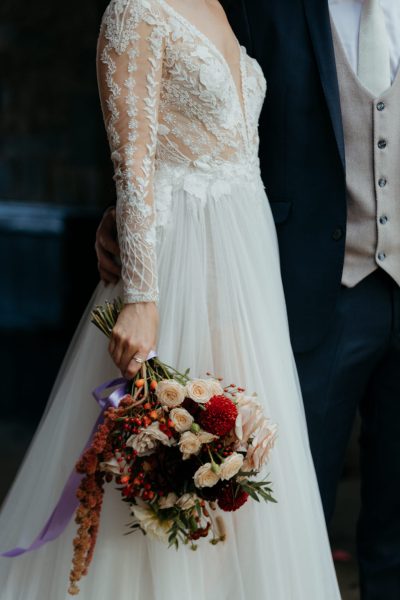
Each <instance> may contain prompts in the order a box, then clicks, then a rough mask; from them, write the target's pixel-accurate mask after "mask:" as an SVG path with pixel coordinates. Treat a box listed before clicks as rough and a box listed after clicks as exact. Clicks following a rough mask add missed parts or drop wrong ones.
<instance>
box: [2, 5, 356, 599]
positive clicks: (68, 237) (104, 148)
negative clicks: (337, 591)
mask: <svg viewBox="0 0 400 600" xmlns="http://www.w3.org/2000/svg"><path fill="white" fill-rule="evenodd" d="M107 4H108V0H86V1H85V2H82V1H78V0H68V2H54V0H36V2H31V3H29V2H24V3H23V4H22V3H18V2H16V1H15V0H2V2H1V4H0V73H1V77H0V110H1V120H0V266H1V279H0V334H1V343H0V381H1V393H0V404H1V407H0V408H1V422H0V456H1V461H2V465H1V470H2V477H1V479H0V501H1V500H2V499H3V498H4V496H5V494H6V493H7V489H8V487H9V485H10V484H11V482H12V480H13V477H14V476H15V473H16V471H17V469H18V466H19V464H20V461H21V460H22V458H23V455H24V453H25V451H26V449H27V447H28V445H29V443H30V440H31V438H32V435H33V433H34V430H35V427H36V425H37V423H38V421H39V419H40V417H41V414H42V412H43V410H44V407H45V404H46V401H47V398H48V395H49V393H50V390H51V387H52V383H53V381H54V378H55V376H56V374H57V370H58V368H59V366H60V363H61V361H62V358H63V355H64V353H65V351H66V348H67V346H68V343H69V340H70V338H71V336H72V333H73V331H74V328H75V326H76V325H77V322H78V320H79V318H80V315H81V313H82V311H83V308H84V307H85V305H86V303H87V301H88V299H89V298H90V296H91V294H92V291H93V288H94V286H95V285H96V283H97V270H96V258H95V253H94V239H95V232H96V227H97V224H98V222H99V219H100V216H101V214H102V212H103V210H104V208H106V207H107V206H108V205H110V204H113V203H114V202H115V198H114V187H113V182H112V168H111V162H110V158H109V152H108V144H107V140H106V136H105V132H104V127H103V123H102V117H101V112H100V108H99V102H98V97H97V83H96V68H95V54H96V40H97V34H98V29H99V23H100V19H101V16H102V13H103V11H104V9H105V7H106V5H107ZM88 401H90V399H88ZM357 431H358V427H356V429H355V432H354V435H353V440H352V443H351V446H350V448H349V453H348V457H347V461H346V465H345V469H344V474H343V479H342V481H341V484H340V488H339V494H338V505H337V511H336V516H335V520H334V523H333V527H332V532H331V536H332V546H333V549H334V551H335V556H336V558H337V561H336V564H337V568H338V573H339V577H340V582H341V587H342V591H343V598H344V600H356V599H358V598H359V595H358V589H357V572H356V566H355V560H354V531H355V523H356V518H357V513H358V488H359V482H358V468H357V465H358V448H357V437H358V433H357ZM10 600H11V599H10ZM321 600H323V599H321Z"/></svg>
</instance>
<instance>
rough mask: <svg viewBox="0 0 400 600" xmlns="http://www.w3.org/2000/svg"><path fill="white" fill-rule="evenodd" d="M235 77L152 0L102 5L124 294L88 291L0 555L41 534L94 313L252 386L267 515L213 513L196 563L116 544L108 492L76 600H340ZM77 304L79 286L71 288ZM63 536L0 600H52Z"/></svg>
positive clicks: (74, 430)
mask: <svg viewBox="0 0 400 600" xmlns="http://www.w3.org/2000/svg"><path fill="white" fill-rule="evenodd" d="M239 56H240V73H239V70H238V71H237V72H236V71H235V70H234V65H230V64H228V62H227V60H226V59H225V58H224V56H223V54H222V53H221V52H220V51H219V50H218V49H217V47H216V46H215V44H214V43H213V42H211V40H210V39H209V38H208V37H207V36H205V35H204V34H203V33H202V32H201V31H200V30H199V29H198V28H196V26H195V25H194V24H193V23H192V22H191V21H190V20H188V19H187V18H186V17H184V16H183V15H182V14H180V13H179V12H177V11H176V9H175V8H173V7H172V6H171V5H170V4H168V3H167V2H166V1H165V0H112V2H111V3H110V5H109V6H108V8H107V10H106V12H105V15H104V17H103V22H102V28H101V34H100V38H99V61H98V69H99V83H100V92H101V97H102V101H103V110H104V115H105V121H106V126H107V132H108V136H109V140H110V145H111V150H112V159H113V161H114V165H115V181H116V186H117V192H118V205H117V224H118V231H119V241H120V246H121V259H122V266H123V277H122V283H121V284H118V285H117V286H116V287H115V288H105V287H104V286H103V284H102V283H100V284H99V286H98V287H97V289H96V290H95V292H94V295H93V297H92V299H91V301H90V302H89V305H88V308H87V311H86V313H85V314H84V315H83V317H82V321H81V323H80V325H79V327H78V329H77V331H76V333H75V336H74V338H73V340H72V343H71V346H70V348H69V351H68V353H67V355H66V357H65V360H64V363H63V365H62V368H61V370H60V373H59V375H58V378H57V380H56V383H55V386H54V389H53V392H52V396H51V398H50V400H49V403H48V406H47V409H46V411H45V415H44V416H43V418H42V421H41V423H40V426H39V428H38V431H37V433H36V435H35V437H34V439H33V442H32V444H31V447H30V449H29V451H28V453H27V455H26V458H25V460H24V462H23V464H22V467H21V469H20V471H19V474H18V476H17V478H16V480H15V482H14V485H13V487H12V488H11V491H10V493H9V495H8V498H7V500H6V501H5V504H4V507H3V511H2V515H1V522H0V527H1V546H2V548H1V550H2V551H4V550H8V549H10V548H12V547H14V546H17V545H18V546H26V545H29V544H30V542H31V541H32V540H33V539H34V537H35V536H36V535H37V533H38V531H39V530H40V528H41V527H42V525H43V524H44V523H45V522H46V520H47V518H48V516H49V514H50V513H51V511H52V510H53V507H54V505H55V503H56V502H57V499H58V497H59V495H60V492H61V490H62V488H63V486H64V483H65V481H66V479H67V477H68V475H69V473H70V472H71V470H72V468H73V466H74V463H75V461H76V459H77V458H78V456H79V455H80V452H81V451H82V449H83V446H84V444H85V442H86V440H87V437H88V435H89V432H90V430H91V428H92V426H93V423H94V421H95V419H96V417H97V414H98V411H99V409H98V407H97V405H96V403H95V402H94V401H93V399H92V398H91V390H92V389H93V388H94V387H96V386H97V385H99V384H100V383H102V382H103V381H105V380H106V379H109V378H112V377H115V376H118V375H119V373H118V372H117V369H116V368H115V366H114V365H113V363H112V360H111V358H110V356H109V354H108V350H107V340H106V339H105V337H104V336H103V335H102V334H101V333H100V332H99V331H98V330H97V329H96V328H95V327H94V326H93V325H91V324H90V323H89V312H90V310H91V308H92V307H93V306H94V305H95V304H98V303H103V302H104V301H105V300H106V299H109V300H111V299H112V298H114V297H115V296H117V295H123V297H124V299H125V301H127V302H137V301H157V302H158V304H159V310H160V321H161V325H160V333H159V342H158V348H157V351H158V354H159V356H160V358H161V359H162V360H164V361H165V362H167V363H169V364H171V365H174V366H176V367H178V368H179V369H183V370H184V369H186V368H187V367H190V368H191V373H192V375H198V376H204V375H205V373H206V372H207V371H211V372H212V373H214V374H215V375H221V376H223V377H224V378H225V381H226V383H230V382H231V381H232V382H234V383H237V384H238V385H244V386H246V388H247V390H248V392H253V391H254V392H257V393H258V395H259V399H260V401H261V402H262V404H263V406H264V408H265V412H266V414H267V415H269V416H270V417H271V419H272V420H273V421H274V422H276V423H277V424H278V426H279V439H278V441H277V444H276V447H275V449H274V450H273V452H272V455H271V461H270V463H269V472H270V478H271V480H272V481H273V488H274V495H275V497H276V498H277V500H278V504H276V505H272V504H268V505H267V504H264V503H260V504H258V503H256V502H254V501H248V502H247V504H246V505H245V506H244V507H243V508H242V509H241V510H239V511H238V512H235V513H224V519H225V523H226V527H227V540H226V542H225V543H224V544H219V545H217V546H212V545H211V544H208V543H207V541H204V542H203V543H201V544H200V547H199V549H198V550H197V552H191V551H190V550H189V549H187V548H186V547H182V548H180V549H179V550H178V551H175V550H173V549H167V547H166V546H165V545H163V544H161V543H160V542H157V541H153V540H151V539H149V538H148V537H147V536H146V537H145V536H143V535H141V534H140V533H135V534H132V535H128V536H124V535H123V534H124V533H125V531H126V524H127V523H128V522H129V520H130V515H129V512H128V507H127V506H126V505H125V504H124V503H123V502H121V500H120V496H119V494H118V492H117V491H116V490H115V489H114V487H113V486H112V485H110V486H108V487H106V494H105V501H104V507H103V513H102V521H101V525H100V532H99V537H98V541H97V547H96V552H95V556H94V560H93V563H92V565H91V567H90V569H89V574H88V575H87V577H85V578H84V580H83V581H82V584H81V594H80V597H81V598H82V600H110V598H115V599H116V600H139V599H140V600H249V599H250V598H262V599H263V600H337V599H339V598H340V596H339V591H338V587H337V582H336V577H335V572H334V567H333V564H332V559H331V554H330V548H329V542H328V537H327V532H326V528H325V524H324V518H323V513H322V509H321V504H320V499H319V495H318V490H317V482H316V478H315V474H314V469H313V464H312V459H311V456H310V450H309V444H308V439H307V429H306V422H305V416H304V411H303V405H302V399H301V392H300V389H299V383H298V378H297V373H296V368H295V363H294V359H293V355H292V351H291V347H290V341H289V332H288V323H287V317H286V311H285V300H284V296H283V291H282V284H281V277H280V267H279V254H278V246H277V238H276V233H275V228H274V222H273V219H272V216H271V212H270V208H269V204H268V201H267V198H266V195H265V192H264V188H263V184H262V181H261V178H260V169H259V161H258V133H257V127H258V118H259V114H260V110H261V107H262V103H263V100H264V94H265V81H264V78H263V74H262V71H261V69H260V67H259V65H258V64H257V63H256V62H255V60H253V59H251V58H250V57H249V56H248V55H247V54H246V50H245V49H244V48H243V47H240V46H239V44H238V58H239ZM76 293H77V294H79V290H76ZM74 532H75V524H74V523H73V522H71V523H70V524H69V526H68V527H67V529H66V530H65V531H64V533H63V534H62V535H61V536H60V537H59V538H58V539H57V540H55V541H53V542H50V543H48V544H47V545H45V546H43V547H41V548H40V549H38V550H35V551H33V552H30V553H27V554H24V555H22V556H20V557H17V558H1V559H0V580H1V586H0V599H1V600H66V599H67V598H70V596H68V595H67V588H68V574H69V569H70V561H71V556H72V538H73V536H74Z"/></svg>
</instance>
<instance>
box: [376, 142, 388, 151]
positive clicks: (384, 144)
mask: <svg viewBox="0 0 400 600" xmlns="http://www.w3.org/2000/svg"><path fill="white" fill-rule="evenodd" d="M386 146H387V141H386V140H379V142H378V148H379V150H383V149H384V148H386Z"/></svg>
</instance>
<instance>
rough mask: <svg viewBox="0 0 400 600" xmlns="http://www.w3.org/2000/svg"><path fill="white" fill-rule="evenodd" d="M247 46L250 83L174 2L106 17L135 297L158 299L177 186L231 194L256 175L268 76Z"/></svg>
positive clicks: (127, 267)
mask: <svg viewBox="0 0 400 600" xmlns="http://www.w3.org/2000/svg"><path fill="white" fill-rule="evenodd" d="M238 51H239V52H240V76H241V89H238V88H237V85H236V83H235V80H234V77H233V73H232V72H231V69H230V67H229V65H228V63H227V62H226V60H225V58H224V56H223V55H222V54H221V52H220V51H219V50H218V49H217V48H216V46H215V45H214V44H213V43H212V42H211V40H209V39H208V38H207V37H206V36H205V35H204V34H203V33H202V32H201V31H199V30H198V29H197V28H196V27H195V26H194V25H193V24H192V23H191V22H190V21H188V20H187V19H186V18H185V17H183V16H182V15H181V14H180V13H178V12H177V11H176V10H175V9H173V8H172V6H171V5H170V4H168V2H166V1H165V0H112V1H111V3H110V4H109V6H108V8H107V10H106V12H105V14H104V17H103V22H102V29H101V33H100V39H99V60H98V65H99V67H98V68H99V87H100V95H101V98H102V105H103V112H104V117H105V122H106V127H107V132H108V137H109V141H110V146H111V152H112V159H113V162H114V167H115V181H116V187H117V195H118V201H117V226H118V237H119V243H120V247H121V261H122V278H123V284H124V299H125V301H126V302H139V301H157V299H158V286H157V260H156V238H157V235H156V225H158V226H160V227H162V226H163V225H164V224H165V223H167V222H168V212H169V205H170V203H171V197H172V196H171V193H172V190H176V189H177V187H179V186H181V188H180V189H182V190H183V191H185V192H187V194H188V196H190V197H191V198H192V199H194V198H197V199H199V201H201V202H204V201H205V198H206V190H209V191H210V190H211V192H212V193H213V194H214V195H215V194H217V195H220V194H221V195H225V194H227V193H228V191H229V184H226V183H224V179H225V182H226V180H228V182H229V181H233V180H234V179H235V178H238V177H240V178H242V180H243V179H246V180H248V181H249V183H251V181H252V178H253V180H254V178H256V177H257V173H258V172H259V161H258V119H259V115H260V111H261V107H262V104H263V100H264V96H265V80H264V77H263V75H262V72H261V69H260V67H259V65H258V64H257V63H256V62H255V61H254V60H253V59H250V58H249V57H248V56H247V54H246V51H245V49H244V48H239V46H238ZM154 171H156V175H157V173H158V174H159V176H156V177H155V176H154ZM213 181H214V183H213Z"/></svg>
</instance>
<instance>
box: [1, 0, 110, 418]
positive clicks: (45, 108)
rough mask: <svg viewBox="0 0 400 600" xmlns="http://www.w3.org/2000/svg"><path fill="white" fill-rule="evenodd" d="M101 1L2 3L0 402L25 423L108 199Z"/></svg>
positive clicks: (67, 327)
mask: <svg viewBox="0 0 400 600" xmlns="http://www.w3.org/2000/svg"><path fill="white" fill-rule="evenodd" d="M106 5H107V0H86V1H78V0H68V1H67V2H64V1H61V2H60V1H58V0H55V1H54V0H35V2H32V1H28V0H25V1H18V0H3V1H2V2H1V3H0V113H1V119H0V274H1V277H0V337H1V342H0V382H1V384H0V392H1V393H0V409H1V411H2V417H3V419H5V418H6V419H9V420H12V419H14V420H15V419H17V420H18V421H21V420H24V419H26V420H27V421H28V422H29V423H30V426H32V427H33V426H34V425H35V423H36V422H37V420H38V419H39V417H40V414H41V412H42V409H43V407H44V404H45V402H46V400H47V396H48V393H49V390H50V388H51V385H52V382H53V380H54V376H55V373H56V371H57V369H58V366H59V364H60V361H61V359H62V356H63V354H64V352H65V349H66V346H67V344H68V341H69V339H70V337H71V335H72V332H73V329H74V327H75V325H76V322H77V320H78V318H79V316H80V314H81V312H82V309H83V307H84V305H85V304H86V302H87V300H88V298H89V296H90V294H91V293H92V291H93V288H94V286H95V284H96V283H97V271H96V261H95V255H94V250H93V244H94V235H95V229H96V226H97V223H98V221H99V218H100V214H101V212H102V210H103V208H104V207H105V206H107V205H109V204H111V203H113V202H114V187H113V181H112V169H111V162H110V159H109V152H108V144H107V140H106V136H105V131H104V127H103V122H102V116H101V111H100V107H99V101H98V95H97V82H96V63H95V60H96V40H97V35H98V30H99V23H100V19H101V15H102V13H103V11H104V9H105V7H106ZM39 381H40V385H37V384H36V382H39Z"/></svg>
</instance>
